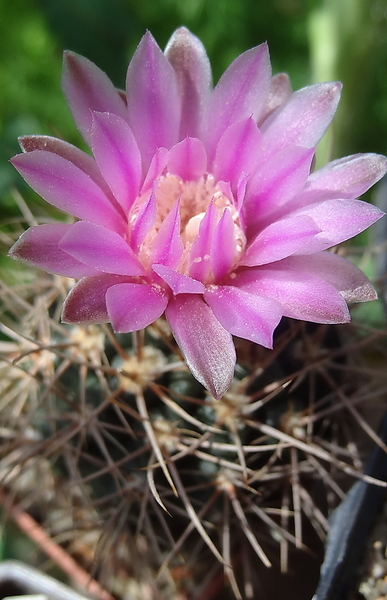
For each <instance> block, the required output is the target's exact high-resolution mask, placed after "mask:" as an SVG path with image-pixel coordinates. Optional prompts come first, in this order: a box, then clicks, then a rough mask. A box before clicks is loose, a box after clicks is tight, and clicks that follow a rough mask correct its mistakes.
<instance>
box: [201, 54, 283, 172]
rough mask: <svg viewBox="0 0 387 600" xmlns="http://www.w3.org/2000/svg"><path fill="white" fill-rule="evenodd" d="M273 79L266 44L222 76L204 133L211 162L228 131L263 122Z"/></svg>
mask: <svg viewBox="0 0 387 600" xmlns="http://www.w3.org/2000/svg"><path fill="white" fill-rule="evenodd" d="M270 75H271V66H270V60H269V51H268V48H267V45H266V44H261V45H260V46H257V47H256V48H252V49H251V50H248V51H247V52H244V53H243V54H241V55H240V56H238V58H236V59H235V60H234V62H233V63H231V65H230V66H229V67H228V69H227V71H225V73H224V74H223V75H222V77H221V79H220V80H219V83H218V84H217V86H216V87H215V89H214V91H213V94H212V96H211V99H210V102H209V105H208V110H207V114H206V119H205V126H204V127H205V128H204V131H203V135H204V136H205V139H206V140H207V142H206V148H207V154H208V159H209V161H210V162H211V161H212V160H213V157H214V155H215V150H216V146H217V144H218V141H219V140H220V138H221V137H222V135H223V133H224V132H225V130H226V129H227V127H229V126H230V125H232V124H233V123H237V122H238V121H241V120H242V119H246V118H247V117H250V116H252V117H253V119H254V120H255V121H257V120H258V119H259V116H260V114H261V111H262V109H263V107H264V105H265V102H266V98H267V94H268V91H269V87H270Z"/></svg>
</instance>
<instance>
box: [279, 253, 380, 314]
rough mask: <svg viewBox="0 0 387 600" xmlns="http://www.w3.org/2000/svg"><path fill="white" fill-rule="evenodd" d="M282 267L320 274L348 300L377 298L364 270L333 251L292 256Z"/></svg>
mask: <svg viewBox="0 0 387 600" xmlns="http://www.w3.org/2000/svg"><path fill="white" fill-rule="evenodd" d="M282 267H283V269H286V268H289V269H290V270H291V271H294V270H298V271H300V272H301V271H303V272H304V273H309V274H311V275H318V277H321V279H324V280H325V281H327V282H328V283H330V284H331V285H333V287H335V288H336V289H337V290H338V291H339V292H340V294H341V295H342V296H343V298H344V299H345V300H346V301H347V302H368V301H369V300H376V298H377V294H376V292H375V289H374V288H373V286H372V284H371V282H370V280H369V279H368V277H366V276H365V275H364V273H363V271H360V269H358V268H357V267H355V265H353V264H352V263H351V262H349V260H346V259H345V258H343V257H342V256H338V255H337V254H333V253H332V252H318V253H317V254H310V255H308V256H291V257H289V258H287V259H286V260H285V261H282Z"/></svg>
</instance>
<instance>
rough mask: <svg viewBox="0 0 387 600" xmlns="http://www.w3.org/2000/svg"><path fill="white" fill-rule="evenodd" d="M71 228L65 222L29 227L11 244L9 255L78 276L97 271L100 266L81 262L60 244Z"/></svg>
mask: <svg viewBox="0 0 387 600" xmlns="http://www.w3.org/2000/svg"><path fill="white" fill-rule="evenodd" d="M71 227H72V225H67V224H65V223H53V224H49V225H37V226H36V227H30V228H29V229H27V231H25V232H24V233H23V235H21V236H20V238H19V239H18V240H17V242H16V243H15V244H14V245H13V246H12V248H11V249H10V251H9V256H10V257H11V258H14V259H17V260H21V261H22V262H25V263H27V264H29V265H33V266H34V267H40V268H41V269H44V270H45V271H48V272H49V273H57V274H58V275H66V276H67V277H74V278H75V279H78V278H80V277H85V275H94V274H97V273H98V270H97V269H95V268H93V267H90V266H88V265H85V264H84V263H81V262H80V261H79V260H77V259H76V258H74V257H73V256H70V255H69V254H67V252H64V251H63V250H62V249H61V248H60V247H59V245H58V244H59V242H60V240H61V239H62V238H63V236H64V235H65V234H66V233H67V232H68V231H69V229H70V228H71Z"/></svg>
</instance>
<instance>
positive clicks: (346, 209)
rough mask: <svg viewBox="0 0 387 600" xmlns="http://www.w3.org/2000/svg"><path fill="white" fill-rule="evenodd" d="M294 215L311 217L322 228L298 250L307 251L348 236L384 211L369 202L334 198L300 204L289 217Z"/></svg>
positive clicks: (342, 239)
mask: <svg viewBox="0 0 387 600" xmlns="http://www.w3.org/2000/svg"><path fill="white" fill-rule="evenodd" d="M297 215H306V216H308V217H310V218H311V219H313V221H314V222H315V223H316V225H317V227H319V228H320V230H321V233H318V234H317V235H316V236H315V237H313V239H311V240H310V241H309V242H308V243H307V244H306V245H305V246H304V247H303V248H301V249H300V250H299V251H297V253H298V254H300V253H302V254H310V253H313V252H319V251H320V250H326V249H327V248H331V247H332V246H335V245H336V244H340V243H341V242H344V241H346V240H349V239H350V238H352V237H354V236H355V235H357V234H358V233H361V232H362V231H364V230H365V229H367V227H369V226H370V225H372V224H373V223H375V222H376V221H378V220H379V219H380V218H381V217H383V215H384V213H383V212H382V211H381V210H379V208H376V206H373V205H372V204H368V202H362V201H361V200H347V199H335V200H326V201H325V202H319V203H317V204H312V205H310V206H307V207H305V208H301V209H299V210H297V211H294V212H293V213H292V214H291V215H289V217H292V216H297Z"/></svg>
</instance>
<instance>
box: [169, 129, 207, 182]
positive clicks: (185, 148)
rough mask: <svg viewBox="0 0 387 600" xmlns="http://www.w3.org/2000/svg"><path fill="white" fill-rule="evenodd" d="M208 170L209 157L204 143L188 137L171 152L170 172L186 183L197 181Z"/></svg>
mask: <svg viewBox="0 0 387 600" xmlns="http://www.w3.org/2000/svg"><path fill="white" fill-rule="evenodd" d="M206 169H207V155H206V151H205V149H204V146H203V144H202V142H201V141H200V140H198V139H196V138H190V137H187V138H185V140H183V141H182V142H179V143H178V144H176V146H173V148H171V149H170V151H169V162H168V170H169V172H170V173H173V174H174V175H178V176H179V177H181V178H182V179H184V180H185V181H196V180H197V179H199V177H201V176H202V175H203V174H204V172H205V171H206Z"/></svg>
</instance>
